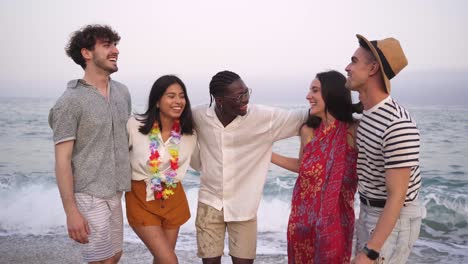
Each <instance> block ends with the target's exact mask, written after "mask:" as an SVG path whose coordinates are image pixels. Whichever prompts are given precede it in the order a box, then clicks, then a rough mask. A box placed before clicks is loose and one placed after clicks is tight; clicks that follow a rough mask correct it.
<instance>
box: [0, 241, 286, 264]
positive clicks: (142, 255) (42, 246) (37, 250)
mask: <svg viewBox="0 0 468 264" xmlns="http://www.w3.org/2000/svg"><path fill="white" fill-rule="evenodd" d="M176 254H177V256H178V258H179V263H181V264H185V263H201V260H200V259H199V258H198V257H197V255H196V245H194V249H193V251H177V252H176ZM0 263H1V264H7V263H8V264H10V263H15V264H17V263H21V264H22V263H25V264H26V263H27V264H29V263H34V264H36V263H37V264H42V263H44V264H45V263H47V264H73V263H83V261H82V259H81V254H80V251H79V247H78V245H77V244H75V243H74V242H72V241H71V240H70V239H69V238H68V237H67V236H65V235H42V236H32V235H27V236H21V235H14V236H1V237H0ZM119 263H122V264H127V263H128V264H143V263H144V264H148V263H152V256H151V254H150V253H149V252H148V250H147V249H146V247H145V246H144V245H143V244H142V243H128V242H125V244H124V253H123V256H122V258H121V259H120V262H119ZM222 263H228V264H229V263H232V262H231V259H230V257H229V256H223V259H222ZM255 263H262V264H267V263H268V264H280V263H287V256H285V255H259V256H257V259H256V261H255Z"/></svg>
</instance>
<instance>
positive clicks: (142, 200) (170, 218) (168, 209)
mask: <svg viewBox="0 0 468 264" xmlns="http://www.w3.org/2000/svg"><path fill="white" fill-rule="evenodd" d="M164 188H165V186H164ZM172 190H173V191H174V195H171V196H170V197H169V198H168V199H166V200H160V199H158V200H153V201H146V183H145V181H133V180H132V190H131V191H130V192H127V193H125V203H126V208H127V219H128V223H129V225H130V226H161V227H163V228H166V229H175V228H179V227H180V226H181V225H183V224H184V223H185V222H187V221H188V220H189V219H190V210H189V205H188V201H187V196H186V195H185V191H184V187H183V186H182V183H181V182H179V183H177V187H176V188H174V189H172Z"/></svg>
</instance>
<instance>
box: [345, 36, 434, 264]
mask: <svg viewBox="0 0 468 264" xmlns="http://www.w3.org/2000/svg"><path fill="white" fill-rule="evenodd" d="M357 38H358V40H359V48H358V49H357V50H356V51H355V52H354V55H353V56H352V57H351V63H350V64H349V65H348V66H347V67H346V72H347V73H348V78H347V81H346V86H347V87H348V89H351V90H353V91H357V92H358V93H359V99H360V101H361V102H362V104H363V106H364V112H363V116H362V119H361V121H360V124H359V127H358V133H357V139H356V140H357V146H358V149H359V154H358V162H357V173H358V177H359V185H358V191H359V198H360V201H361V206H360V208H361V209H360V214H359V220H358V221H357V225H356V237H357V239H356V251H355V252H356V257H355V258H354V260H353V263H374V262H377V263H381V262H383V261H384V260H385V263H405V262H406V261H407V259H408V256H409V254H410V252H411V248H412V246H413V244H414V242H415V241H416V239H417V238H418V236H419V229H420V227H421V219H422V218H423V217H424V214H425V209H424V207H423V206H422V205H421V204H420V202H419V199H418V196H419V189H420V187H421V174H420V169H419V146H420V139H419V130H418V128H417V126H416V123H415V121H414V120H413V119H412V118H411V116H410V115H409V113H408V111H406V110H405V109H404V108H403V107H402V106H400V105H399V104H398V103H397V102H396V101H395V100H394V99H393V98H392V97H391V96H390V90H391V86H390V80H391V79H392V78H393V77H395V76H396V75H397V74H398V73H399V72H400V71H401V70H402V69H403V68H404V67H405V66H406V65H407V64H408V61H407V59H406V56H405V54H404V52H403V50H402V48H401V46H400V43H399V41H398V40H396V39H394V38H387V39H383V40H375V41H368V40H367V39H366V38H365V37H363V36H361V35H357Z"/></svg>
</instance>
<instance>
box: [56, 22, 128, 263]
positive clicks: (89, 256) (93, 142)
mask: <svg viewBox="0 0 468 264" xmlns="http://www.w3.org/2000/svg"><path fill="white" fill-rule="evenodd" d="M119 40H120V36H119V35H118V33H117V32H115V31H114V30H113V29H112V28H110V27H109V26H103V25H88V26H85V27H83V28H82V29H80V30H78V31H75V32H74V33H73V34H72V36H71V38H70V41H69V43H68V45H67V47H66V49H65V50H66V53H67V55H68V56H69V57H71V58H72V59H73V61H74V62H75V63H76V64H78V65H80V66H81V67H82V68H83V70H84V77H83V78H82V79H77V80H72V81H70V82H68V85H67V89H66V90H65V92H64V93H63V94H62V96H61V97H60V98H59V99H58V100H57V102H56V104H55V105H54V106H53V107H52V109H51V110H50V113H49V124H50V126H51V128H52V130H53V140H54V143H55V173H56V178H57V185H58V188H59V191H60V196H61V198H62V203H63V207H64V210H65V214H66V217H67V229H68V236H69V237H70V238H71V239H73V240H75V241H77V242H78V243H81V244H84V246H83V247H82V254H83V258H84V260H85V261H86V262H89V263H117V262H118V261H119V259H120V257H121V255H122V244H123V215H122V205H121V197H122V192H124V191H129V190H130V178H131V172H130V165H129V164H130V163H129V152H128V142H127V132H126V123H127V120H128V118H129V115H130V113H131V100H130V94H129V92H128V89H127V87H126V86H125V85H123V84H121V83H119V82H116V81H114V80H112V79H110V75H111V74H112V73H114V72H116V71H117V69H118V68H117V59H118V55H119V50H118V49H117V47H116V45H117V44H118V42H119Z"/></svg>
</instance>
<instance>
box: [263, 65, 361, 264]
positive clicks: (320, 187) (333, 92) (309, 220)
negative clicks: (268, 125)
mask: <svg viewBox="0 0 468 264" xmlns="http://www.w3.org/2000/svg"><path fill="white" fill-rule="evenodd" d="M345 82H346V78H345V77H344V76H343V75H342V74H341V73H339V72H336V71H329V72H323V73H319V74H317V76H316V78H315V79H314V80H313V81H312V84H311V86H310V90H309V92H308V94H307V97H306V98H307V100H308V101H309V103H310V117H309V120H308V121H307V123H306V124H304V126H303V127H302V128H301V133H300V134H301V149H300V154H299V159H295V158H288V157H283V156H281V155H278V154H276V153H274V154H273V156H272V162H273V163H275V164H276V165H279V166H281V167H283V168H286V169H289V170H292V171H295V172H299V177H298V178H297V181H296V185H295V187H294V191H293V195H292V202H291V214H290V216H289V223H288V235H287V236H288V260H289V263H301V264H302V263H349V262H350V258H351V248H352V239H353V231H354V219H355V217H354V208H353V204H354V194H355V192H356V188H357V175H356V158H357V151H356V147H355V143H354V142H355V141H354V139H355V129H356V127H357V126H356V123H355V121H354V119H353V117H352V113H353V108H354V107H353V105H352V103H351V93H350V91H349V90H347V89H346V88H345Z"/></svg>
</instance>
